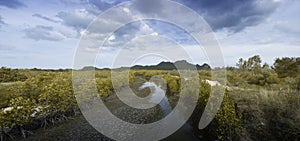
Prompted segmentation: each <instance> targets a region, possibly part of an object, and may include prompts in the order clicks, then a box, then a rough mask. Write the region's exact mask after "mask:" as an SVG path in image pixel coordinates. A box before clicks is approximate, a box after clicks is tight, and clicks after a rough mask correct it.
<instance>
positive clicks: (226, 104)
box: [212, 90, 242, 140]
mask: <svg viewBox="0 0 300 141" xmlns="http://www.w3.org/2000/svg"><path fill="white" fill-rule="evenodd" d="M241 121H242V120H241V116H240V115H239V113H238V112H237V110H236V107H235V104H234V101H233V100H232V99H231V98H230V97H229V95H228V91H227V90H226V91H225V94H224V98H223V102H222V105H221V107H220V109H219V111H218V113H217V115H216V117H215V119H214V121H213V123H212V126H215V127H213V130H215V131H214V132H216V135H217V138H218V140H234V138H237V136H238V135H240V134H241V129H242V126H241Z"/></svg>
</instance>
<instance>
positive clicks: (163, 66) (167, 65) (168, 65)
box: [81, 60, 211, 70]
mask: <svg viewBox="0 0 300 141" xmlns="http://www.w3.org/2000/svg"><path fill="white" fill-rule="evenodd" d="M176 66H177V67H176ZM195 67H196V68H197V70H210V69H211V68H210V66H209V65H208V64H206V63H204V64H203V65H198V64H196V65H194V64H191V63H189V62H187V61H185V60H180V61H176V62H174V63H172V62H164V61H163V62H160V63H159V64H157V65H150V66H142V65H135V66H132V67H121V68H117V69H116V70H126V69H133V70H176V69H179V70H192V69H195ZM81 70H110V69H108V68H103V69H99V68H96V67H93V66H86V67H84V68H82V69H81Z"/></svg>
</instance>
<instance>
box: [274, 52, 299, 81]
mask: <svg viewBox="0 0 300 141" xmlns="http://www.w3.org/2000/svg"><path fill="white" fill-rule="evenodd" d="M274 70H275V71H276V73H277V74H278V76H279V77H280V78H284V77H297V76H298V75H299V74H300V58H293V57H292V58H289V57H283V58H281V59H280V58H277V59H276V60H275V62H274Z"/></svg>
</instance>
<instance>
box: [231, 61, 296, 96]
mask: <svg viewBox="0 0 300 141" xmlns="http://www.w3.org/2000/svg"><path fill="white" fill-rule="evenodd" d="M227 70H228V71H227V73H228V74H227V80H228V83H229V85H231V86H238V87H251V85H254V86H263V87H266V88H267V87H273V88H275V87H277V88H278V89H287V88H290V89H298V90H299V88H300V73H299V70H300V58H294V57H292V58H288V57H284V58H277V59H276V60H275V62H274V64H273V65H272V66H269V65H268V64H267V63H264V64H262V60H261V58H260V56H258V55H255V56H253V57H250V58H248V59H247V60H244V59H242V58H240V59H239V61H238V63H237V67H228V68H227Z"/></svg>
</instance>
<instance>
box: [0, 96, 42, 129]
mask: <svg viewBox="0 0 300 141" xmlns="http://www.w3.org/2000/svg"><path fill="white" fill-rule="evenodd" d="M35 106H36V102H35V101H34V100H31V99H28V98H23V97H17V98H14V99H11V100H10V103H9V107H10V108H11V109H9V110H6V111H5V110H4V109H2V110H1V112H0V126H1V127H10V128H12V127H13V126H16V125H17V126H23V125H25V124H28V123H30V122H31V121H32V116H31V115H32V114H33V113H34V110H33V108H34V107H35Z"/></svg>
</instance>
